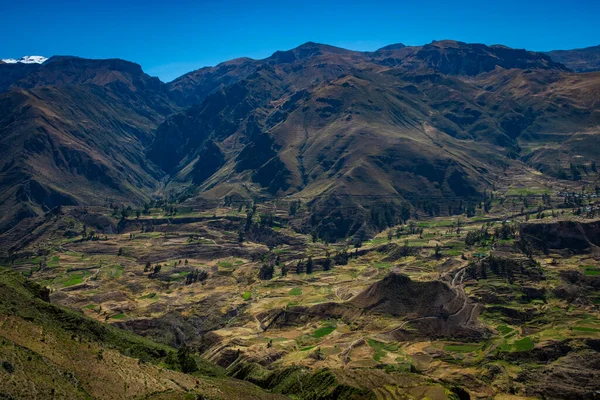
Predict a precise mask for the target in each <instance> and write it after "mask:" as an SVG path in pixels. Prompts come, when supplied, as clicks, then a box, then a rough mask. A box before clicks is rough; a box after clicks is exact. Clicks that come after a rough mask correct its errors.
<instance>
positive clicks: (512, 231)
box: [465, 222, 519, 246]
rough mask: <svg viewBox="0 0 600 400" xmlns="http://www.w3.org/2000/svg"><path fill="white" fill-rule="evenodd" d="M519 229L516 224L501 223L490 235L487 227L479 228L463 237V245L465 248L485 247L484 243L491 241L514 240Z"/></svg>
mask: <svg viewBox="0 0 600 400" xmlns="http://www.w3.org/2000/svg"><path fill="white" fill-rule="evenodd" d="M518 231H519V227H518V225H517V224H511V223H508V222H504V223H502V225H500V226H496V227H495V228H494V232H493V233H490V232H489V228H488V226H487V225H484V226H482V227H481V229H478V230H475V231H469V232H467V236H466V237H465V244H466V245H467V246H473V245H485V243H486V242H487V241H488V240H490V239H492V238H495V239H501V240H509V239H514V238H516V236H517V233H518Z"/></svg>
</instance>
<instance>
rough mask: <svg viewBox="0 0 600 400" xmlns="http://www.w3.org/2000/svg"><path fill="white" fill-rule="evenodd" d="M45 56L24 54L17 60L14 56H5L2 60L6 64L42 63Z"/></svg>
mask: <svg viewBox="0 0 600 400" xmlns="http://www.w3.org/2000/svg"><path fill="white" fill-rule="evenodd" d="M46 60H47V58H46V57H44V56H24V57H21V58H19V59H17V60H15V59H14V58H5V59H3V60H2V61H4V62H5V63H7V64H16V63H21V64H42V63H43V62H44V61H46Z"/></svg>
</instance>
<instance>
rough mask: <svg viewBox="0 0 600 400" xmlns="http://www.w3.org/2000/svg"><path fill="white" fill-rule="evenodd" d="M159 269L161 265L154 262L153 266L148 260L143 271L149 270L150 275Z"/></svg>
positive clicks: (156, 273) (157, 272)
mask: <svg viewBox="0 0 600 400" xmlns="http://www.w3.org/2000/svg"><path fill="white" fill-rule="evenodd" d="M161 269H162V265H160V264H156V265H155V266H154V268H153V267H152V264H150V261H148V262H147V263H146V265H145V266H144V272H150V275H158V274H159V273H160V270H161Z"/></svg>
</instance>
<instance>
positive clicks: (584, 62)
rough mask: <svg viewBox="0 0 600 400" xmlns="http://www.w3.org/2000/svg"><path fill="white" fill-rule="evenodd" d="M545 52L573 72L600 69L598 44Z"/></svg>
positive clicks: (599, 46) (599, 47)
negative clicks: (582, 47)
mask: <svg viewBox="0 0 600 400" xmlns="http://www.w3.org/2000/svg"><path fill="white" fill-rule="evenodd" d="M546 54H547V55H548V56H550V58H552V60H554V61H556V62H559V63H561V64H564V65H566V66H567V68H569V69H571V70H572V71H575V72H592V71H600V45H598V46H592V47H586V48H584V49H573V50H553V51H549V52H547V53H546Z"/></svg>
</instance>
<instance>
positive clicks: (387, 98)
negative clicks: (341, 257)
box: [149, 41, 600, 239]
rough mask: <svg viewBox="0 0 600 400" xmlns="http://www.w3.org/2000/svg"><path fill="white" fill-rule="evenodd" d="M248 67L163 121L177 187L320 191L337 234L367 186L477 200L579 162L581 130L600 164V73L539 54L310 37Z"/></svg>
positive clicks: (158, 151)
mask: <svg viewBox="0 0 600 400" xmlns="http://www.w3.org/2000/svg"><path fill="white" fill-rule="evenodd" d="M248 63H253V65H255V66H256V69H255V70H254V72H252V73H250V74H247V75H246V73H243V74H241V75H240V74H237V75H236V77H237V78H236V79H237V81H236V82H235V83H234V84H231V85H229V86H226V87H223V88H221V89H218V90H216V91H214V92H213V93H212V94H210V95H208V97H206V98H205V99H204V101H203V102H202V103H201V104H199V105H196V106H193V107H191V108H189V109H188V110H187V111H186V112H185V113H181V114H178V115H176V116H173V117H172V118H169V119H168V120H167V121H166V122H165V123H164V124H162V125H161V126H160V127H159V129H158V133H157V138H156V140H155V142H154V144H153V145H152V148H151V150H150V152H149V156H150V158H151V159H152V160H153V161H154V162H156V163H157V164H158V165H160V166H161V167H162V168H163V169H165V171H167V172H168V173H169V174H171V177H172V180H171V182H170V184H169V187H168V188H169V190H171V191H173V192H175V193H181V192H184V191H187V192H188V193H189V190H190V185H192V187H197V188H198V189H197V190H199V191H200V192H203V194H204V195H205V196H209V197H211V196H212V197H217V198H221V197H223V196H225V195H233V194H237V195H240V196H242V197H253V196H264V197H267V198H268V197H272V196H285V195H293V196H294V197H296V198H303V199H306V200H308V201H312V200H314V203H313V204H314V206H315V207H314V209H313V211H314V213H315V215H316V216H317V218H316V220H318V221H319V222H318V223H317V225H318V226H316V229H317V230H318V231H319V232H323V233H322V235H321V233H319V234H320V235H321V236H322V237H326V238H330V239H331V238H337V237H340V236H344V235H346V234H348V233H350V234H352V233H354V232H356V231H357V230H358V229H359V228H360V226H361V224H362V222H361V221H362V218H363V217H364V216H365V214H366V213H368V211H365V210H364V209H363V208H362V207H361V205H362V206H364V205H365V204H364V201H356V199H357V198H359V197H360V196H362V197H364V196H373V195H375V196H379V197H381V196H384V197H390V198H393V199H394V200H393V201H392V203H394V204H396V205H397V204H398V203H399V202H401V201H409V202H411V203H413V205H416V203H422V200H420V199H425V200H426V201H428V200H427V199H431V198H438V199H439V198H466V199H469V198H477V197H478V196H480V195H481V194H482V193H483V192H484V191H486V190H489V189H490V188H491V187H492V186H493V184H494V182H496V181H497V180H498V179H500V178H499V177H500V176H501V175H502V174H503V170H505V169H506V167H507V166H509V165H513V164H515V165H518V164H520V163H521V162H525V163H531V165H533V166H534V167H535V168H537V169H540V170H541V171H543V172H546V173H548V174H551V175H554V176H557V175H558V174H559V172H560V170H561V169H562V168H568V166H569V161H570V160H569V159H565V158H562V159H560V158H559V159H557V158H556V157H554V154H553V153H554V152H555V149H557V147H558V148H560V147H564V146H565V145H564V144H565V143H567V142H568V141H569V140H572V138H573V137H574V135H576V134H579V135H580V136H579V137H580V138H581V140H577V143H578V144H581V146H578V150H581V151H578V153H577V154H576V156H577V157H578V162H579V163H581V164H585V165H589V164H590V163H591V161H593V160H594V152H595V150H594V149H595V148H597V147H596V146H593V144H594V143H595V142H597V140H598V136H597V127H598V125H599V122H600V119H599V114H598V111H597V110H598V103H597V100H596V97H597V96H595V94H594V93H597V89H598V87H599V82H598V80H597V79H596V77H595V76H580V75H577V74H572V73H569V72H568V71H567V69H566V68H565V67H564V66H563V65H561V64H558V63H555V62H553V61H552V60H551V59H550V58H549V57H548V56H546V55H543V54H541V53H533V52H528V51H525V50H514V49H510V48H507V47H503V46H492V47H488V46H484V45H479V44H466V43H461V42H454V41H441V42H434V43H432V44H429V45H425V46H421V47H405V46H402V45H399V46H390V47H387V48H383V49H380V50H378V51H377V52H374V53H359V52H351V51H347V50H343V49H338V48H333V47H330V46H324V45H317V44H314V43H307V44H305V45H303V46H300V47H298V48H296V49H293V50H290V51H288V52H277V53H275V54H274V55H273V56H271V57H269V58H267V59H265V60H260V61H256V62H251V61H247V60H246V61H244V63H243V65H245V66H246V67H244V68H247V67H248V65H249V64H248ZM232 68H233V69H232V71H238V72H239V70H237V69H235V68H236V67H235V66H233V67H232ZM246 71H247V70H246ZM244 75H245V76H244ZM188 90H189V88H188ZM584 133H585V134H584ZM566 146H567V147H572V146H574V145H569V144H567V145H566ZM573 156H575V154H571V155H570V156H569V157H573ZM192 192H193V191H192ZM380 203H381V202H380ZM336 204H337V205H336ZM334 206H335V207H334ZM340 206H341V207H340ZM438 207H439V206H438ZM443 207H445V206H443ZM332 209H334V210H332ZM344 210H350V211H349V213H350V214H352V219H353V220H354V221H358V223H353V224H350V223H349V221H348V220H349V219H350V217H349V215H344V212H345V211H344ZM357 211H358V212H357ZM361 215H362V216H363V217H361ZM394 218H395V217H394ZM390 222H391V221H390ZM351 225H352V226H351ZM311 229H315V228H311Z"/></svg>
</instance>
